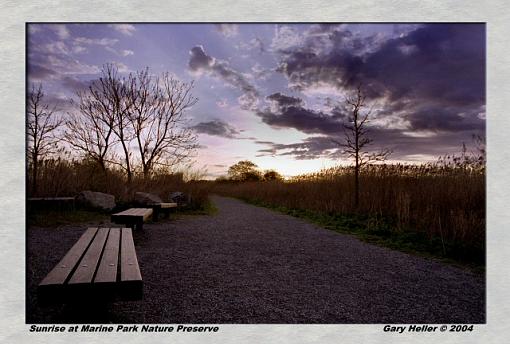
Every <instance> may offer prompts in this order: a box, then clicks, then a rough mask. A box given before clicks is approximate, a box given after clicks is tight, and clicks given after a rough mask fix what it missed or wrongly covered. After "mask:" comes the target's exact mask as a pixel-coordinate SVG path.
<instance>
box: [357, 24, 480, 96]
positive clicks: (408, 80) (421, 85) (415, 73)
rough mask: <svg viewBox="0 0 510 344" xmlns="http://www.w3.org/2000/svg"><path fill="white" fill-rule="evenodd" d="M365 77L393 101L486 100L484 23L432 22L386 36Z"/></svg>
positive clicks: (369, 60) (367, 64)
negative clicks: (396, 35)
mask: <svg viewBox="0 0 510 344" xmlns="http://www.w3.org/2000/svg"><path fill="white" fill-rule="evenodd" d="M362 71H363V76H364V79H365V80H368V81H370V82H376V83H379V84H381V86H383V85H384V87H385V88H386V89H387V90H388V91H389V92H390V96H391V98H392V99H393V100H398V99H400V98H402V97H411V98H413V99H415V100H416V101H430V102H441V103H443V104H448V105H457V106H466V105H471V104H475V105H480V104H482V103H484V102H485V26H484V25H481V24H457V25H455V24H430V25H426V26H424V27H421V28H418V29H417V30H415V31H412V32H410V33H408V34H407V35H405V36H403V37H400V38H395V39H392V40H389V41H388V42H386V43H385V44H384V45H383V46H382V47H381V48H380V49H379V50H378V51H376V52H374V53H372V54H370V55H369V56H367V57H366V62H365V63H364V66H363V68H362Z"/></svg>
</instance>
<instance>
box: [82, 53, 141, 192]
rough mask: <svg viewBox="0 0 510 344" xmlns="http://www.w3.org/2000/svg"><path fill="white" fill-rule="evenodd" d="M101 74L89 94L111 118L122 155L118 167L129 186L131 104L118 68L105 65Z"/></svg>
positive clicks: (124, 81) (130, 172)
mask: <svg viewBox="0 0 510 344" xmlns="http://www.w3.org/2000/svg"><path fill="white" fill-rule="evenodd" d="M101 72H102V76H101V77H100V78H99V80H98V81H97V82H96V87H91V88H90V93H91V95H92V97H93V98H94V99H96V100H97V101H98V102H99V103H100V104H101V106H102V107H103V108H104V109H106V111H108V113H109V114H110V115H111V116H113V119H114V121H113V126H112V131H113V133H114V134H115V135H116V137H117V139H118V142H119V143H120V145H121V147H122V151H123V153H124V159H123V160H124V163H121V164H119V165H120V166H121V167H123V168H124V169H125V171H126V175H127V183H128V185H131V180H132V178H133V168H132V166H131V152H130V150H129V143H130V142H131V140H132V139H133V137H134V135H133V132H132V130H131V127H130V126H129V111H130V110H131V104H130V102H129V101H128V87H127V86H126V82H127V80H126V79H125V78H121V77H120V76H119V73H118V68H117V67H116V66H115V65H114V64H111V63H109V64H106V65H105V66H104V67H103V69H102V71H101Z"/></svg>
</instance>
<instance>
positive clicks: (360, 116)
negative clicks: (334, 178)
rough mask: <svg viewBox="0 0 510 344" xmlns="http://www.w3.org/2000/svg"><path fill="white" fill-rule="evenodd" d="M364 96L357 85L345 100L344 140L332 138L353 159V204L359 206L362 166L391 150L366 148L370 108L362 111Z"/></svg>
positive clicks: (385, 155)
mask: <svg viewBox="0 0 510 344" xmlns="http://www.w3.org/2000/svg"><path fill="white" fill-rule="evenodd" d="M365 100H366V96H365V95H364V94H363V92H362V88H361V85H360V86H358V88H357V90H356V92H355V94H354V95H352V96H350V97H348V98H347V99H346V100H345V102H346V104H347V105H348V107H349V108H350V115H349V119H348V121H349V124H344V134H345V140H344V141H343V142H340V141H336V140H333V141H334V142H335V143H337V144H338V145H340V146H341V147H343V148H344V153H345V154H347V156H348V157H349V158H351V159H353V160H354V206H355V208H358V206H359V184H360V183H359V175H360V171H361V170H362V168H363V167H364V166H365V165H367V164H370V163H372V162H377V161H384V160H386V158H387V157H388V156H389V155H390V154H391V150H389V149H382V150H380V151H379V152H370V151H368V150H366V148H367V146H368V145H370V144H371V143H372V141H373V140H372V139H371V138H370V137H369V136H368V129H367V127H366V124H367V123H368V122H369V121H370V120H369V116H370V114H371V112H372V110H371V109H370V110H367V111H365V112H364V113H362V110H363V108H364V107H365V106H366V104H365Z"/></svg>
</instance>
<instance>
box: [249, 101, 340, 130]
mask: <svg viewBox="0 0 510 344" xmlns="http://www.w3.org/2000/svg"><path fill="white" fill-rule="evenodd" d="M256 114H257V116H259V117H260V118H261V119H262V121H263V122H264V123H266V124H269V125H271V126H274V127H279V128H294V129H297V130H299V131H302V132H304V133H307V134H314V133H323V134H332V133H337V132H339V131H341V130H342V123H341V122H338V121H337V120H335V119H334V118H333V117H331V116H329V115H326V114H324V113H322V112H318V111H313V110H310V109H305V108H304V107H301V106H288V107H283V108H280V109H279V111H277V112H272V111H271V110H269V109H266V110H263V111H257V112H256Z"/></svg>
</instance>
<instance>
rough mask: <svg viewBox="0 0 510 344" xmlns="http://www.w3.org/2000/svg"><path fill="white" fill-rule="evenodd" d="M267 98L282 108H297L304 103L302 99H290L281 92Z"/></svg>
mask: <svg viewBox="0 0 510 344" xmlns="http://www.w3.org/2000/svg"><path fill="white" fill-rule="evenodd" d="M266 98H267V99H269V100H271V101H274V102H276V103H278V105H279V106H280V107H284V106H297V105H301V104H302V103H303V100H302V99H301V98H296V97H289V96H286V95H283V94H281V93H280V92H278V93H273V94H271V95H269V96H267V97H266Z"/></svg>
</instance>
